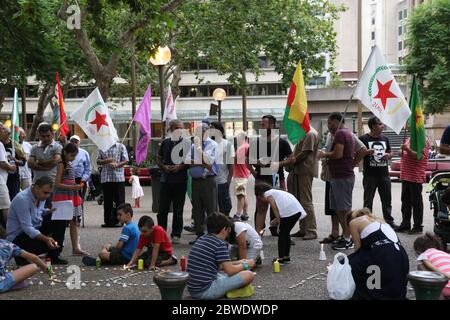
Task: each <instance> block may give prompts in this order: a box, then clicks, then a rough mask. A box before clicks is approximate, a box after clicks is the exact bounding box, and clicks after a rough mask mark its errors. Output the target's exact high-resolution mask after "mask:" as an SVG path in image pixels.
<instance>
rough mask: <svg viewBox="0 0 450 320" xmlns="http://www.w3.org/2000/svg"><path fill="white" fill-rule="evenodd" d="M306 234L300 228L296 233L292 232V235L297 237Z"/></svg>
mask: <svg viewBox="0 0 450 320" xmlns="http://www.w3.org/2000/svg"><path fill="white" fill-rule="evenodd" d="M304 236H305V233H304V232H303V231H300V230H298V231H297V232H296V233H293V234H291V237H295V238H303V237H304Z"/></svg>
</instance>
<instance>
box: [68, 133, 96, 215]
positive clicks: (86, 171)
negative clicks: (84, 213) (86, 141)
mask: <svg viewBox="0 0 450 320" xmlns="http://www.w3.org/2000/svg"><path fill="white" fill-rule="evenodd" d="M70 142H71V143H73V144H75V145H76V146H77V147H78V153H77V156H76V158H75V160H73V161H72V167H73V171H74V174H75V182H76V183H78V184H80V183H83V189H81V190H80V191H78V193H79V194H80V197H81V199H83V200H84V197H85V195H86V190H87V181H89V178H90V177H91V172H92V169H91V158H90V157H89V153H88V152H87V151H86V150H84V149H83V148H81V147H80V142H81V139H80V137H79V136H77V135H73V136H71V137H70ZM83 210H84V207H83Z"/></svg>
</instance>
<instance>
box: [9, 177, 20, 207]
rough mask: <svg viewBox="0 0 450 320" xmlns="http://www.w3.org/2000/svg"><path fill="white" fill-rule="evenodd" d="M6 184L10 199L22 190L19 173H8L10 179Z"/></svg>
mask: <svg viewBox="0 0 450 320" xmlns="http://www.w3.org/2000/svg"><path fill="white" fill-rule="evenodd" d="M6 186H7V187H8V191H9V200H11V201H12V200H13V199H14V197H15V196H16V195H17V194H18V193H19V192H20V176H19V175H11V174H10V175H8V180H7V181H6Z"/></svg>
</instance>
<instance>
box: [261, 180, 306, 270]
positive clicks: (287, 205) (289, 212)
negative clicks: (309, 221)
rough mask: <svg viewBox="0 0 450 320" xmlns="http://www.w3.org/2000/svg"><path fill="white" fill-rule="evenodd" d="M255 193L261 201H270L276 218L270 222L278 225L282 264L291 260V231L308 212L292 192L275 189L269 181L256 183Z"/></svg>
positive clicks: (280, 260)
mask: <svg viewBox="0 0 450 320" xmlns="http://www.w3.org/2000/svg"><path fill="white" fill-rule="evenodd" d="M255 195H256V197H257V198H258V200H260V201H261V202H268V203H269V205H270V207H271V209H272V210H273V213H274V214H275V219H273V220H272V221H271V222H270V224H271V225H272V226H278V229H279V231H278V232H279V233H278V259H277V258H275V259H274V261H275V260H278V262H279V263H281V264H287V263H289V262H290V261H291V258H290V256H289V252H290V250H291V237H290V232H291V230H292V228H294V226H295V224H296V223H297V221H298V220H301V219H303V218H305V217H306V212H305V210H304V209H303V207H302V205H301V204H300V202H299V201H298V200H297V198H295V197H294V196H293V195H292V194H290V193H289V192H286V191H282V190H278V189H273V188H272V186H271V185H269V184H267V183H257V184H256V185H255Z"/></svg>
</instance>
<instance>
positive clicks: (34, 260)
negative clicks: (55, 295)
mask: <svg viewBox="0 0 450 320" xmlns="http://www.w3.org/2000/svg"><path fill="white" fill-rule="evenodd" d="M5 237H6V232H5V230H3V227H1V226H0V293H4V292H7V291H10V290H16V289H22V288H24V287H26V286H27V284H26V283H25V282H24V281H25V280H26V279H28V278H30V277H32V276H33V275H35V274H36V273H38V272H39V269H41V270H42V271H43V272H47V265H46V264H45V263H44V262H43V261H42V260H41V259H39V257H38V256H36V255H34V254H32V253H29V252H27V251H25V250H22V249H21V248H20V247H18V246H16V245H15V244H14V243H12V242H9V241H7V240H4V238H5ZM13 257H21V258H23V259H25V260H27V261H28V262H30V263H31V264H29V265H26V266H24V267H21V268H19V269H17V270H14V271H12V272H6V270H5V269H6V265H7V264H8V262H9V261H10V260H11V259H12V258H13Z"/></svg>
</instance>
